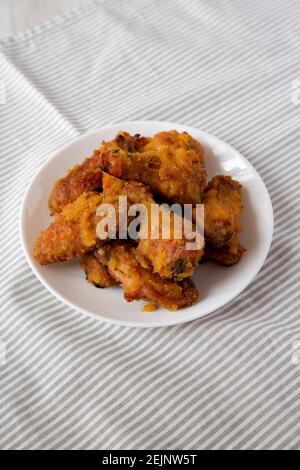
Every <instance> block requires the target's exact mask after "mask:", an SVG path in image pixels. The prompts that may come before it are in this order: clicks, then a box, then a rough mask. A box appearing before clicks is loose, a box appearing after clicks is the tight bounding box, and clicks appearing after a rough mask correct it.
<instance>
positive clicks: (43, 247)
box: [34, 192, 102, 264]
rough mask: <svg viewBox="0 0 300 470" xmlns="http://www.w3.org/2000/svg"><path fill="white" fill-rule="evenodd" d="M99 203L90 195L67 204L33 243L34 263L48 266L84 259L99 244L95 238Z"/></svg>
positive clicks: (98, 199) (93, 195)
mask: <svg viewBox="0 0 300 470" xmlns="http://www.w3.org/2000/svg"><path fill="white" fill-rule="evenodd" d="M101 201H102V196H101V195H100V194H98V193H94V192H89V193H83V194H81V196H79V197H78V198H77V199H76V201H74V202H71V203H70V204H67V205H66V206H65V207H64V208H63V210H62V212H61V214H59V215H58V216H57V217H56V218H55V220H54V221H53V222H52V223H51V224H50V226H49V227H48V228H47V229H46V230H44V231H43V232H42V233H41V234H40V236H39V237H38V238H37V239H36V242H35V247H34V257H35V259H36V260H37V261H38V262H39V263H40V264H51V263H56V262H57V261H67V260H70V259H72V258H75V257H77V256H81V255H84V254H85V253H87V252H88V251H91V250H92V249H93V248H95V247H96V246H97V245H98V244H99V242H101V240H99V239H98V237H97V234H96V225H97V221H98V220H99V217H98V218H97V217H96V210H97V207H98V206H99V204H100V203H101Z"/></svg>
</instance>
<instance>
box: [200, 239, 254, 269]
mask: <svg viewBox="0 0 300 470" xmlns="http://www.w3.org/2000/svg"><path fill="white" fill-rule="evenodd" d="M245 251H246V249H245V248H244V247H243V245H242V244H241V243H240V242H239V241H238V239H237V237H234V238H233V239H232V240H231V241H230V242H229V243H228V244H227V245H224V246H222V247H221V248H215V247H213V246H211V245H209V244H208V243H207V244H206V245H205V250H204V256H203V260H204V261H205V260H208V261H215V262H216V263H218V264H222V265H223V266H232V265H233V264H236V263H238V262H239V261H240V259H241V257H242V256H243V254H244V252H245Z"/></svg>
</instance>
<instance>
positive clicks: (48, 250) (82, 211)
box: [34, 175, 151, 264]
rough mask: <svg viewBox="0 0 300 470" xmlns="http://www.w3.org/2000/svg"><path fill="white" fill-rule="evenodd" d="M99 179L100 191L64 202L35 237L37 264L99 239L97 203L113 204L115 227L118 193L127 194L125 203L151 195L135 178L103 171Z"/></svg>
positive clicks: (59, 258)
mask: <svg viewBox="0 0 300 470" xmlns="http://www.w3.org/2000/svg"><path fill="white" fill-rule="evenodd" d="M103 180H104V181H103V184H104V192H103V193H95V192H92V191H90V192H87V193H83V194H81V195H80V196H79V197H78V198H77V199H76V200H75V201H73V202H72V203H69V204H67V205H66V206H65V207H64V208H63V210H62V212H61V213H60V214H59V215H58V216H57V217H56V218H55V220H54V221H53V222H52V223H51V224H50V226H49V227H48V228H47V229H46V230H44V231H43V232H42V233H41V235H40V236H39V237H38V238H37V240H36V243H35V250H34V256H35V258H36V260H37V261H38V262H39V263H40V264H51V263H56V262H58V261H67V260H70V259H72V258H75V257H77V256H82V255H84V254H85V253H88V252H89V251H91V250H93V249H94V248H95V247H96V246H99V245H100V244H101V243H103V240H101V239H99V238H98V236H97V224H98V222H99V221H100V219H101V218H102V217H104V216H97V215H96V211H97V208H98V207H99V206H100V204H111V205H112V206H113V207H114V208H115V212H116V230H118V221H119V196H122V195H125V196H127V198H128V204H134V203H136V202H142V201H144V200H145V198H147V197H151V193H150V191H149V190H148V189H147V188H146V187H145V186H144V185H143V184H141V183H138V182H136V181H132V182H130V181H118V180H116V179H115V178H113V177H111V176H110V175H106V176H105V177H104V178H103ZM125 223H127V222H126V221H125Z"/></svg>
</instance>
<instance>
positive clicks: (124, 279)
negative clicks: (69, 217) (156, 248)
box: [99, 244, 198, 310]
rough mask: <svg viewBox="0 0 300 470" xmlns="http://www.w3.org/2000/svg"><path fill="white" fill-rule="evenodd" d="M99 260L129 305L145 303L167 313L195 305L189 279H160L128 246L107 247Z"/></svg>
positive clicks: (100, 254) (195, 290)
mask: <svg viewBox="0 0 300 470" xmlns="http://www.w3.org/2000/svg"><path fill="white" fill-rule="evenodd" d="M99 257H100V259H101V260H102V261H103V262H105V263H106V264H107V267H108V270H109V273H110V275H111V276H112V277H113V278H114V279H115V280H116V281H117V282H118V283H120V284H121V286H122V287H123V289H124V297H125V299H126V300H127V301H128V302H131V301H133V300H147V301H150V302H154V303H156V304H158V305H161V306H162V307H165V308H167V309H169V310H177V309H178V308H181V307H187V306H189V305H192V304H193V303H195V301H196V300H197V298H198V292H197V289H196V287H195V285H194V283H193V281H192V280H191V279H185V280H184V281H181V282H178V283H176V282H174V281H172V280H167V279H162V278H161V277H160V276H159V275H158V274H155V273H153V272H152V271H151V270H150V269H148V268H147V261H146V260H144V261H143V260H142V259H141V255H140V254H139V253H137V251H136V249H135V248H134V247H133V246H131V245H130V244H123V245H118V244H112V245H111V244H106V245H105V246H103V247H101V248H100V249H99Z"/></svg>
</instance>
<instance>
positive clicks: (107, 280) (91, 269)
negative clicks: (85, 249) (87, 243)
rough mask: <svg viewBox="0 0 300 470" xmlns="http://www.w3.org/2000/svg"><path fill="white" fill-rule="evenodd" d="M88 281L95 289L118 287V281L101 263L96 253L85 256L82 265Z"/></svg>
mask: <svg viewBox="0 0 300 470" xmlns="http://www.w3.org/2000/svg"><path fill="white" fill-rule="evenodd" d="M80 265H81V267H82V268H83V270H84V272H85V275H86V280H87V281H88V282H90V283H91V284H93V285H94V286H95V287H112V286H115V285H116V281H115V280H114V278H113V277H112V276H111V275H110V274H109V272H108V268H107V267H106V266H105V265H104V264H102V263H100V261H99V259H97V257H96V256H95V254H94V253H89V254H87V255H84V256H83V258H82V260H81V263H80Z"/></svg>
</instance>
